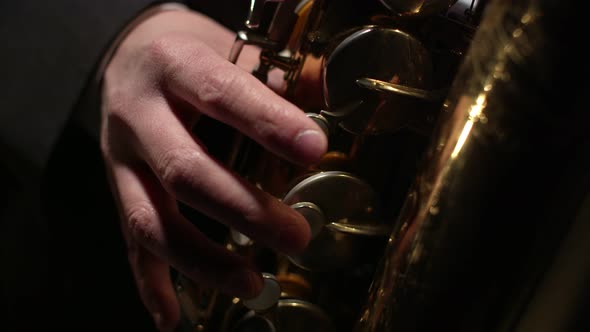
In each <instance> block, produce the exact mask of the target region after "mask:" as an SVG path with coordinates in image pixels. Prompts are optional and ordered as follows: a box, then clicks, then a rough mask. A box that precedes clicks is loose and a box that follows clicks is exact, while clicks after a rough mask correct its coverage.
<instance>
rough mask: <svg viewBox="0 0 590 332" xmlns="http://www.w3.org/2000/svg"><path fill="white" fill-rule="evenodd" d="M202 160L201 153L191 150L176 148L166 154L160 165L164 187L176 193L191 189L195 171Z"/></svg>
mask: <svg viewBox="0 0 590 332" xmlns="http://www.w3.org/2000/svg"><path fill="white" fill-rule="evenodd" d="M200 159H201V156H200V153H199V152H198V151H196V150H195V149H191V148H175V149H171V150H169V151H168V152H166V153H165V154H164V155H163V156H162V157H161V158H160V161H159V163H158V164H159V166H158V168H159V170H158V172H159V174H160V176H161V180H162V182H163V184H164V186H165V187H166V188H167V189H169V190H170V191H172V192H174V193H180V192H183V191H185V190H186V189H187V188H188V187H191V185H192V184H193V183H194V176H193V170H194V169H195V168H196V167H197V165H198V164H199V162H200V161H199V160H200Z"/></svg>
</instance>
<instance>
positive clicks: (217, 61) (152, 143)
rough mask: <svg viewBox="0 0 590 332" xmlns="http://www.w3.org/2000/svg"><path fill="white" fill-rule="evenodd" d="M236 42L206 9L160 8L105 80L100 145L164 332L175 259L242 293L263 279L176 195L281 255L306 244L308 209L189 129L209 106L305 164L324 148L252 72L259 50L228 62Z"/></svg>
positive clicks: (173, 314) (141, 280)
mask: <svg viewBox="0 0 590 332" xmlns="http://www.w3.org/2000/svg"><path fill="white" fill-rule="evenodd" d="M233 40H234V33H233V32H230V31H228V30H226V29H225V28H223V27H221V26H220V25H218V24H217V23H215V22H214V21H212V20H210V19H208V18H207V17H205V16H202V15H199V14H197V13H192V12H182V11H171V12H163V13H161V14H157V15H155V16H154V17H152V18H150V19H148V20H146V21H145V22H143V23H142V24H140V25H139V26H138V27H136V28H135V29H134V30H133V31H132V32H131V33H130V34H129V35H128V36H127V38H126V39H125V40H124V41H123V43H122V44H121V45H120V47H119V49H118V50H117V52H116V53H115V55H114V57H113V59H112V61H111V62H110V64H109V66H108V67H107V70H106V73H105V76H104V81H103V82H104V83H103V84H104V85H103V99H102V130H101V148H102V151H103V156H104V159H105V163H106V165H107V169H108V171H109V177H110V181H111V187H112V190H113V194H114V195H115V198H116V201H117V203H118V205H119V206H118V207H119V211H120V215H121V228H122V230H123V233H124V235H125V238H126V241H127V244H128V254H129V262H130V264H131V267H132V270H133V272H134V276H135V279H136V283H137V286H138V289H139V293H140V295H141V298H142V300H143V302H144V304H145V306H146V308H147V309H148V310H149V311H150V313H151V314H152V316H153V317H154V320H155V322H156V324H157V325H158V327H159V328H160V329H161V330H170V329H172V328H173V327H174V326H175V324H176V323H177V321H178V319H179V308H178V304H177V302H176V298H175V294H174V290H173V288H172V283H171V280H170V277H169V266H173V267H174V268H176V269H178V270H179V271H180V272H182V273H183V274H185V275H186V276H188V277H190V278H192V279H194V280H196V281H197V282H200V283H202V284H205V285H208V286H211V287H217V288H219V289H221V290H222V291H225V292H227V293H229V294H232V295H235V296H241V297H245V298H248V297H253V296H255V295H256V294H257V293H258V292H259V291H260V288H261V287H262V280H261V277H260V275H259V273H258V271H255V270H254V269H253V267H252V266H250V265H249V264H248V263H247V262H246V261H245V260H244V259H242V258H241V257H239V256H238V255H236V254H234V253H230V252H228V251H227V250H226V249H225V248H223V247H221V246H219V245H218V244H216V243H214V242H213V241H211V240H209V239H208V238H206V237H205V236H204V235H203V234H201V233H200V232H199V231H198V229H196V228H195V227H194V226H193V225H192V224H191V223H190V222H188V221H187V220H185V219H184V217H183V216H182V215H181V214H180V212H179V210H178V204H177V203H178V201H180V202H183V203H185V204H187V205H189V206H191V207H193V208H195V209H197V210H199V211H201V212H203V213H205V214H206V215H208V216H210V217H212V218H214V219H216V220H218V221H219V222H222V223H224V224H226V225H228V226H230V227H233V228H235V229H237V230H239V231H240V232H242V233H244V234H246V235H248V236H249V237H251V238H253V239H255V240H257V241H258V242H260V243H262V244H264V245H267V246H269V247H272V248H274V249H276V250H279V251H282V252H287V253H289V252H299V251H301V250H303V249H304V248H305V246H306V245H307V242H308V241H309V236H310V235H309V227H308V226H307V223H306V222H305V220H304V219H303V217H302V216H300V215H299V214H298V213H296V212H295V211H294V210H292V209H291V208H289V207H287V206H285V205H284V204H282V203H280V202H279V201H278V200H277V199H276V198H274V197H272V196H270V195H268V194H266V193H264V192H262V191H260V190H259V189H257V188H256V187H254V186H253V185H251V184H249V183H248V182H246V181H244V180H242V179H240V178H239V177H238V176H236V175H235V174H234V173H232V172H231V170H228V169H227V168H226V167H225V166H224V165H223V164H221V163H220V162H218V161H217V160H215V159H213V158H212V157H210V156H209V155H208V154H207V147H206V146H203V145H202V143H201V142H200V141H199V138H198V137H195V136H194V135H193V134H192V132H191V128H192V127H193V126H194V124H195V123H196V121H198V118H199V115H200V114H205V115H207V116H209V117H211V118H213V119H216V120H219V121H221V122H224V123H226V124H228V125H230V126H232V127H234V128H236V129H237V130H239V131H241V132H242V133H244V134H246V135H247V136H249V137H251V138H252V139H254V140H255V141H257V142H258V143H260V144H261V145H262V146H264V147H265V148H267V149H268V150H270V151H271V152H274V153H276V154H277V155H280V156H282V157H284V158H286V159H288V160H290V161H292V162H295V163H298V164H309V163H313V162H316V161H317V160H319V158H320V157H321V155H322V154H323V153H324V152H325V149H326V144H327V143H326V138H325V137H324V135H323V134H322V133H321V130H320V128H318V127H317V125H315V123H313V121H311V120H309V119H308V118H307V117H306V116H305V115H304V113H303V112H302V111H301V110H299V109H298V108H297V107H295V106H294V105H292V104H291V103H289V102H287V101H285V100H284V99H283V98H281V97H280V96H279V95H277V94H276V93H275V92H274V91H273V90H271V89H270V88H269V87H267V86H265V85H264V84H262V83H261V82H259V81H258V80H257V79H255V78H254V77H253V76H251V75H250V74H249V70H250V69H251V68H253V66H254V65H255V64H256V63H257V57H258V52H257V50H256V49H255V48H252V47H247V48H246V49H245V50H244V52H243V54H242V56H241V58H240V62H239V63H238V66H235V65H232V64H231V63H229V62H228V61H227V60H226V56H227V55H228V54H229V50H230V48H231V45H232V43H233ZM279 88H280V82H277V84H276V86H275V90H277V89H279Z"/></svg>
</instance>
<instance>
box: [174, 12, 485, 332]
mask: <svg viewBox="0 0 590 332" xmlns="http://www.w3.org/2000/svg"><path fill="white" fill-rule="evenodd" d="M453 3H455V1H450V0H442V1H441V0H429V1H406V2H405V4H404V6H402V5H401V2H400V1H397V2H392V1H378V0H314V1H311V0H303V1H300V0H252V2H251V4H252V5H251V12H250V15H249V16H248V19H247V22H246V26H247V28H248V29H247V30H244V31H240V32H239V33H238V34H237V37H236V43H235V44H234V48H233V49H232V51H231V54H230V55H229V60H230V61H231V62H235V61H236V60H237V59H238V58H239V56H240V52H241V49H242V48H243V46H244V45H246V44H254V45H257V46H259V47H260V48H261V49H262V51H261V56H260V63H259V65H258V66H257V68H256V69H255V70H254V71H253V74H254V75H255V76H256V77H257V78H259V79H260V80H262V81H266V79H267V76H268V74H269V72H270V71H271V70H273V69H279V70H282V71H283V72H284V77H285V80H286V82H287V86H286V94H285V98H287V99H289V100H290V101H292V102H293V103H294V104H296V105H297V106H299V107H300V108H301V109H302V110H303V111H304V112H306V113H307V114H308V116H309V117H310V118H311V119H312V120H314V121H315V122H316V123H318V125H320V127H321V128H322V129H323V130H324V131H325V133H326V136H327V137H328V153H327V154H326V155H325V156H324V157H323V158H322V159H321V161H320V162H319V163H318V164H317V165H313V166H311V167H300V166H297V165H293V164H291V163H289V162H286V161H285V160H282V159H280V158H279V157H277V156H275V155H273V154H271V153H268V152H266V151H264V150H263V149H261V148H260V147H259V146H258V145H257V144H255V143H254V142H252V141H251V140H249V139H248V138H246V137H244V136H243V135H241V134H239V133H235V137H236V139H235V144H233V146H232V149H231V153H229V158H228V165H229V166H230V167H231V168H233V170H235V171H236V172H237V173H239V174H240V175H241V176H242V177H244V178H245V179H247V180H248V181H250V182H251V183H253V184H254V185H256V186H257V187H259V188H261V189H262V190H265V191H266V192H268V193H270V194H272V195H274V196H276V197H277V198H278V199H280V200H281V201H283V203H285V204H287V205H289V206H291V207H292V208H293V209H294V210H296V211H297V212H299V213H300V214H301V215H303V216H304V217H305V219H306V220H307V221H308V223H309V225H310V229H311V230H312V240H311V242H310V244H309V246H308V247H307V249H306V250H305V251H304V252H303V253H301V254H298V255H291V256H284V255H282V254H279V253H276V252H273V251H271V250H269V249H267V248H263V247H261V246H260V245H259V244H258V243H256V242H255V241H252V240H251V239H249V238H247V237H245V236H244V235H242V234H239V233H237V232H235V231H233V230H231V231H230V235H229V236H228V239H227V241H226V243H225V245H226V248H228V250H232V251H235V252H238V253H240V254H241V255H243V256H245V257H246V258H247V259H249V260H250V261H251V262H252V264H253V265H255V266H256V267H257V268H258V269H259V270H260V271H261V272H265V273H267V274H269V276H274V277H272V278H273V279H272V280H275V281H276V282H275V281H273V282H274V284H273V285H277V284H278V285H279V287H280V289H281V291H280V296H278V297H272V298H270V300H269V298H268V297H265V296H263V295H261V296H262V297H261V298H260V299H255V300H254V301H242V300H241V299H233V298H229V297H227V296H226V295H223V294H219V293H217V292H216V291H215V290H203V289H201V288H200V287H198V285H194V284H193V283H192V282H191V281H189V280H187V279H186V278H184V277H182V276H181V277H180V281H179V284H180V286H181V287H180V288H179V295H180V296H179V297H180V298H181V299H182V301H183V309H184V312H185V315H186V316H187V317H188V320H189V321H190V325H191V326H193V327H195V326H196V327H199V329H201V330H203V331H215V332H217V331H222V332H241V331H251V330H256V331H260V332H265V331H279V332H280V331H306V332H307V331H322V332H329V331H350V330H351V329H352V328H353V326H354V323H355V322H356V320H357V317H358V316H359V314H360V312H361V310H362V308H363V305H364V303H365V302H366V292H367V289H368V288H369V285H370V282H371V280H372V279H373V277H374V273H375V270H376V268H377V264H378V262H379V259H380V258H381V256H382V254H383V250H384V248H385V245H386V244H387V238H388V236H389V234H390V233H391V231H392V229H393V227H394V221H395V220H396V219H397V218H398V216H399V214H400V209H401V207H402V204H403V202H404V200H406V198H407V197H408V191H409V189H410V185H411V182H412V181H413V179H414V178H415V174H416V171H417V165H418V161H419V159H420V157H421V156H422V155H423V153H424V151H425V148H426V146H427V142H428V141H429V137H430V135H431V133H432V129H433V127H434V123H435V121H436V119H437V117H438V114H439V110H440V109H441V107H442V104H443V101H444V97H445V96H446V91H448V90H449V88H450V85H451V82H452V79H453V77H454V76H455V74H456V71H457V68H458V65H459V64H460V62H461V60H462V58H463V54H464V53H465V51H466V50H467V47H468V46H469V43H470V41H471V37H472V35H473V31H474V30H475V28H476V26H475V25H474V24H473V22H471V20H470V18H469V17H468V16H463V15H462V14H460V15H459V16H460V18H462V20H457V17H452V18H451V17H450V16H448V13H447V10H448V9H449V7H450V6H451V5H452V4H453ZM394 6H395V7H396V8H397V9H394V8H393V7H394ZM402 7H403V8H402ZM410 7H411V8H410ZM408 8H410V9H411V10H409V9H408ZM398 9H401V11H400V10H398ZM410 11H411V13H410ZM463 11H464V10H462V9H459V10H457V12H459V13H462V12H463ZM410 197H412V196H411V195H410ZM269 278H270V277H269ZM269 287H275V286H269ZM263 294H274V295H277V292H276V289H265V291H263ZM273 299H274V300H273ZM268 301H271V302H272V301H276V303H273V305H270V306H268V307H265V309H264V310H260V306H259V304H260V303H264V304H268Z"/></svg>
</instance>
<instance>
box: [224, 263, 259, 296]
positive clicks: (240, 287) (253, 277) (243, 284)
mask: <svg viewBox="0 0 590 332" xmlns="http://www.w3.org/2000/svg"><path fill="white" fill-rule="evenodd" d="M227 288H228V290H229V291H230V292H231V293H232V295H235V296H238V297H242V298H245V299H249V298H253V297H255V296H256V295H258V294H259V293H260V291H261V290H262V276H261V275H260V273H256V272H254V271H252V270H248V269H245V270H241V271H238V272H234V273H232V276H231V277H230V279H229V283H228V285H227Z"/></svg>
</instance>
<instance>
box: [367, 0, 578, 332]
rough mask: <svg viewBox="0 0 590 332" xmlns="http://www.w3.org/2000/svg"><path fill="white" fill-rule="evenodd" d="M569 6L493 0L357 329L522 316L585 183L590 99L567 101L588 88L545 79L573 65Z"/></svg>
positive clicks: (494, 321)
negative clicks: (584, 105)
mask: <svg viewBox="0 0 590 332" xmlns="http://www.w3.org/2000/svg"><path fill="white" fill-rule="evenodd" d="M572 8H573V5H572V4H571V3H570V4H560V5H557V4H556V3H553V2H551V1H543V0H529V1H519V2H512V1H495V2H493V3H492V4H490V6H489V7H488V9H487V11H486V13H485V16H484V19H483V21H482V23H481V25H480V27H479V30H478V32H477V34H476V36H475V38H474V41H473V43H472V45H471V48H470V50H469V53H468V54H467V57H466V60H465V62H464V63H463V65H462V67H461V70H460V72H459V74H458V76H457V78H456V80H455V82H454V85H453V89H452V91H451V93H450V95H449V97H448V99H447V101H446V102H445V109H444V117H443V118H442V119H441V122H440V124H439V127H438V129H437V133H436V135H434V136H433V141H432V143H431V146H430V148H429V151H428V153H427V158H426V160H425V162H424V163H425V164H424V167H423V170H422V171H421V172H420V173H419V174H418V176H417V180H416V182H415V185H414V189H413V193H412V195H413V196H415V198H414V199H412V200H410V201H407V202H406V205H405V208H404V212H403V214H402V216H401V217H400V219H399V220H398V223H397V224H396V229H395V231H394V232H393V233H392V235H391V237H390V239H389V243H388V246H387V249H386V251H385V256H384V260H383V261H382V262H381V266H380V270H379V272H378V273H377V275H376V276H377V277H376V278H375V280H374V283H373V285H372V288H371V291H370V296H369V299H368V301H367V306H366V308H365V311H364V313H363V315H362V317H361V318H360V320H359V322H358V324H357V326H356V331H512V330H513V328H514V326H515V325H517V324H518V320H519V313H520V312H521V310H523V308H525V307H526V305H527V301H528V296H529V294H530V292H532V291H533V290H534V288H535V280H537V279H538V278H539V275H541V273H542V270H543V269H544V266H546V265H545V264H547V262H548V260H549V257H550V255H548V253H550V252H552V250H555V243H556V241H557V242H558V241H559V240H557V239H559V238H560V236H562V234H563V232H564V230H566V229H568V227H569V222H570V221H571V218H572V211H575V207H576V206H578V205H576V204H580V198H581V197H583V195H584V194H587V192H588V189H587V187H586V188H584V186H587V180H584V181H585V183H586V184H583V183H584V181H582V180H581V179H587V178H588V174H589V172H588V170H589V169H588V162H587V160H588V145H587V144H588V125H587V123H588V122H587V117H586V116H585V115H584V113H587V109H586V110H585V111H583V110H582V109H581V108H580V107H579V105H581V104H577V103H579V101H581V100H582V98H580V97H581V96H580V95H579V93H580V92H581V91H586V92H587V91H588V90H587V87H588V85H587V84H586V85H585V87H584V85H583V86H581V87H580V86H578V87H574V88H573V89H571V90H570V88H571V86H568V87H567V88H565V87H564V88H558V87H556V85H555V84H557V82H560V81H561V80H562V79H563V78H564V77H568V75H569V73H567V71H568V70H569V69H571V68H577V66H578V65H579V63H576V65H575V66H574V65H572V66H570V65H566V64H564V62H562V60H565V59H568V58H569V57H570V55H568V56H565V54H572V53H567V51H570V52H571V51H572V50H574V48H573V47H572V46H566V45H567V44H566V41H565V40H564V39H563V38H565V37H563V35H561V34H560V33H559V32H562V31H568V32H572V31H570V30H568V29H564V28H563V25H562V24H563V19H564V18H565V17H567V14H566V13H571V11H569V10H572ZM558 31H559V32H558ZM562 52H566V53H562ZM574 58H577V56H574ZM582 67H583V68H586V69H587V66H585V65H582ZM568 68H569V69H568ZM564 91H567V92H568V93H567V94H563V92H564ZM575 91H576V92H575ZM576 179H578V180H576ZM577 181H582V183H576V182H577ZM562 195H563V196H562ZM572 207H574V209H573V210H572ZM537 319H543V318H542V317H537Z"/></svg>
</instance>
